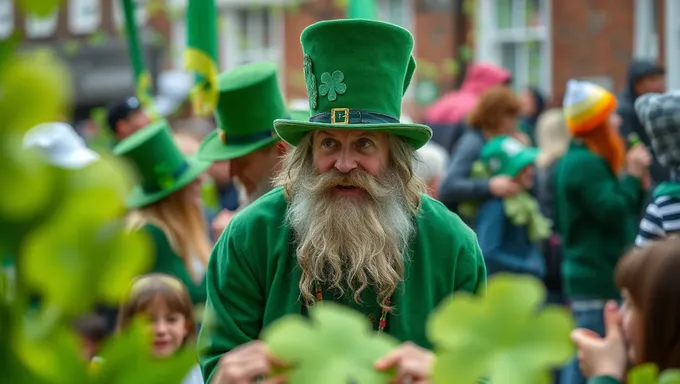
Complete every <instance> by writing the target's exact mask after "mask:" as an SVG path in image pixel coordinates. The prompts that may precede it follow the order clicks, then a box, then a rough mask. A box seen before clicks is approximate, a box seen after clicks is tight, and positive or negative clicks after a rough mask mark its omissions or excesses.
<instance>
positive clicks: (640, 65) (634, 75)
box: [617, 59, 670, 185]
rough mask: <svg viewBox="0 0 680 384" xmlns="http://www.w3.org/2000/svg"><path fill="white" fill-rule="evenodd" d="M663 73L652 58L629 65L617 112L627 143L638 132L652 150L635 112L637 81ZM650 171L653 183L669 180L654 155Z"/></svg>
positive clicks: (622, 134) (641, 139) (667, 173)
mask: <svg viewBox="0 0 680 384" xmlns="http://www.w3.org/2000/svg"><path fill="white" fill-rule="evenodd" d="M660 73H663V68H661V67H660V66H659V65H658V64H657V63H656V62H654V61H651V60H639V59H637V60H633V61H631V63H630V65H629V66H628V82H627V84H626V88H625V89H624V90H623V92H621V94H619V96H618V103H619V105H618V109H617V113H618V114H619V115H620V116H621V117H622V119H623V124H622V125H621V136H623V138H624V140H626V143H628V144H630V142H629V140H628V139H629V138H630V135H631V134H633V133H634V134H637V136H638V137H639V138H640V141H642V143H644V145H645V146H646V147H647V148H649V150H650V151H652V146H651V141H650V139H649V136H648V135H647V132H645V128H644V126H643V125H642V123H640V119H639V118H638V116H637V114H636V113H635V100H637V98H638V97H639V96H642V95H638V94H637V93H636V92H635V82H636V81H637V80H638V79H640V78H642V77H645V76H649V75H654V74H660ZM653 154H654V153H653V151H652V155H653ZM650 173H651V176H652V183H653V184H654V185H658V184H659V183H661V182H663V181H668V179H669V176H670V174H669V172H668V170H667V169H665V168H664V167H663V166H661V164H659V162H658V160H657V159H656V157H654V159H653V162H652V166H651V167H650Z"/></svg>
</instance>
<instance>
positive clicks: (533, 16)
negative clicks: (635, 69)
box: [0, 0, 680, 120]
mask: <svg viewBox="0 0 680 384" xmlns="http://www.w3.org/2000/svg"><path fill="white" fill-rule="evenodd" d="M151 1H152V0H144V1H142V0H140V1H139V3H140V5H139V6H138V9H139V11H138V13H139V14H138V16H139V20H138V21H139V24H140V26H142V27H143V31H145V33H144V34H143V36H144V41H145V51H146V53H147V63H148V65H149V67H150V69H151V71H152V73H158V71H160V70H162V69H164V68H173V67H174V68H178V67H181V66H182V49H183V48H184V44H185V41H186V40H185V34H186V24H185V22H184V16H183V12H182V10H183V9H185V6H186V2H187V0H162V1H164V4H165V7H164V12H154V13H152V14H149V15H147V12H146V11H145V9H144V6H143V4H144V3H145V2H146V3H147V4H148V3H149V2H151ZM342 1H346V0H216V3H217V4H218V12H219V25H220V31H219V34H220V39H219V51H220V52H219V56H220V57H219V59H220V60H219V61H220V63H219V64H220V68H221V70H226V69H230V68H233V67H235V66H238V65H240V64H243V63H246V62H250V61H258V60H269V61H274V62H276V63H278V64H279V66H280V68H281V76H280V77H281V82H282V86H283V89H284V90H285V93H286V96H287V98H288V99H289V100H291V101H293V100H296V99H299V100H305V99H306V92H305V87H304V80H303V76H302V50H301V47H300V42H299V37H300V33H301V32H302V30H303V29H304V28H305V27H306V26H308V25H310V24H312V23H314V22H316V21H319V20H324V19H333V18H340V17H343V16H344V11H343V5H342ZM376 1H377V4H378V10H379V18H380V19H381V20H384V21H389V22H392V23H394V24H398V25H401V26H403V27H405V28H407V29H408V30H410V31H411V32H412V33H413V35H414V37H415V41H416V42H415V56H416V58H417V60H418V65H419V66H418V70H417V72H416V77H415V78H414V80H413V82H412V86H411V88H410V90H409V92H408V94H407V95H406V102H405V112H406V113H408V114H410V115H411V116H412V117H414V118H415V119H416V120H417V119H418V118H419V116H420V111H422V108H420V107H422V106H423V105H425V104H427V103H428V102H430V101H431V100H432V99H433V98H434V97H436V96H437V94H441V93H443V92H445V91H447V90H449V89H452V88H453V87H455V85H456V84H457V80H458V79H457V77H456V75H457V74H459V73H461V72H462V71H463V68H464V63H465V61H466V60H467V59H470V58H472V57H473V56H474V59H475V60H485V61H492V62H495V63H497V64H500V65H503V66H504V67H506V68H508V69H510V70H511V71H512V72H513V74H514V79H515V86H516V87H518V88H522V87H525V86H527V85H535V86H538V87H539V88H541V89H542V90H543V91H544V92H546V93H547V94H549V95H552V96H553V100H555V101H557V102H558V103H559V101H560V100H561V99H562V94H563V92H564V85H565V83H566V81H567V80H568V79H569V78H573V77H576V78H587V79H591V80H594V81H597V82H600V83H601V84H603V85H605V86H606V87H608V88H610V89H613V90H620V89H621V88H622V87H623V86H624V83H625V79H626V66H627V63H628V61H629V60H630V58H631V57H633V56H645V57H652V58H656V59H658V60H659V61H660V62H662V63H664V64H665V65H666V67H667V68H668V86H669V87H670V88H679V89H680V43H679V42H680V22H678V21H679V20H680V1H678V0H376ZM13 3H14V2H13V0H0V39H2V38H4V37H6V36H8V35H9V33H11V32H12V31H13V30H14V29H20V30H22V31H24V32H25V45H26V46H34V45H45V44H47V45H50V46H53V47H57V48H58V50H59V51H60V52H62V54H63V55H64V57H66V58H67V60H68V61H69V63H70V64H71V67H72V69H73V72H74V73H76V74H77V76H76V81H75V83H76V84H75V86H76V94H77V97H78V103H79V105H82V107H83V108H85V109H87V107H89V106H91V105H92V104H100V105H101V104H105V103H106V102H108V101H110V100H111V99H113V98H117V97H121V95H124V94H127V93H130V92H132V90H133V88H132V74H131V71H130V70H129V61H128V59H127V50H126V46H125V42H124V40H123V38H122V35H121V34H120V32H119V31H120V26H121V22H122V19H121V13H120V1H119V0H67V1H65V2H64V5H63V6H62V7H61V9H60V10H58V11H57V12H55V14H54V15H52V16H51V17H50V18H48V19H45V20H32V19H27V18H26V17H24V16H22V15H21V14H20V12H19V11H18V10H17V9H16V7H14V6H13ZM670 21H674V22H670ZM97 42H98V43H97ZM74 45H77V46H79V47H80V48H79V49H78V50H76V51H77V52H75V53H74V49H73V46H74Z"/></svg>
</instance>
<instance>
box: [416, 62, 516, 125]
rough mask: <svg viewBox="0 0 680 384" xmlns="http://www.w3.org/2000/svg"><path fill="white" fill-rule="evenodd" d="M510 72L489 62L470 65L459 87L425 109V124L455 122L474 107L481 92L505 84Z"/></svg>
mask: <svg viewBox="0 0 680 384" xmlns="http://www.w3.org/2000/svg"><path fill="white" fill-rule="evenodd" d="M511 80H512V74H511V73H510V72H509V71H507V70H505V69H503V68H501V67H499V66H497V65H494V64H490V63H476V64H473V65H471V66H470V67H469V68H468V70H467V74H466V76H465V81H463V85H462V86H461V87H460V89H458V90H455V91H451V92H448V93H446V94H445V95H444V96H442V97H441V98H440V99H439V100H437V101H435V102H434V104H432V105H431V106H430V107H428V108H427V110H426V111H425V119H424V120H425V123H426V124H456V123H459V122H461V121H462V120H463V119H464V118H465V116H467V115H468V113H469V112H470V111H471V110H472V108H474V107H475V105H476V104H477V100H478V99H479V97H480V96H481V94H482V93H483V92H484V91H486V90H487V89H489V88H491V87H493V86H494V85H499V84H507V83H509V82H510V81H511Z"/></svg>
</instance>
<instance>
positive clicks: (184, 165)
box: [113, 120, 211, 209]
mask: <svg viewBox="0 0 680 384" xmlns="http://www.w3.org/2000/svg"><path fill="white" fill-rule="evenodd" d="M113 153H114V154H115V155H116V156H122V157H124V158H126V159H128V160H129V161H130V162H131V163H132V164H133V165H134V166H135V168H136V170H137V173H138V175H139V182H138V184H137V185H135V187H134V188H133V189H132V191H131V192H130V195H129V196H128V199H127V206H128V208H132V209H136V208H142V207H145V206H147V205H150V204H153V203H155V202H157V201H159V200H162V199H164V198H166V197H167V196H170V195H171V194H172V193H173V192H176V191H178V190H180V189H182V188H183V187H185V186H187V185H189V184H191V182H193V181H194V180H196V179H197V178H198V177H199V176H200V175H201V174H202V173H203V172H205V171H206V170H207V169H208V167H210V164H211V162H209V161H201V160H198V159H196V158H195V157H185V156H184V155H183V154H182V152H180V150H179V149H178V148H177V146H176V145H175V142H174V141H173V138H172V134H171V133H170V126H169V125H168V123H167V121H165V120H159V121H156V122H155V123H152V124H151V125H148V126H146V127H145V128H142V129H140V130H139V131H137V132H135V133H133V134H132V135H130V136H128V137H127V138H125V139H124V140H122V141H121V142H120V143H118V145H116V147H115V148H113Z"/></svg>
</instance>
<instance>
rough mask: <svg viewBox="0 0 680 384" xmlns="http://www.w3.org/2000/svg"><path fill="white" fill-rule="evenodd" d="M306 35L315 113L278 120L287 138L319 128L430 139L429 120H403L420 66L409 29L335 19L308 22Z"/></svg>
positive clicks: (307, 79) (307, 72) (416, 141)
mask: <svg viewBox="0 0 680 384" xmlns="http://www.w3.org/2000/svg"><path fill="white" fill-rule="evenodd" d="M300 40H301V42H302V50H303V52H304V68H303V69H304V75H305V82H306V84H307V94H308V96H309V106H310V109H311V117H310V118H309V121H304V122H300V121H294V120H276V121H274V127H275V129H276V132H277V133H278V134H279V136H281V138H282V139H283V140H285V141H286V142H288V143H289V144H291V145H297V143H298V142H299V141H300V139H301V138H302V137H303V136H304V135H305V134H306V133H307V132H310V131H312V130H317V129H351V130H362V131H373V132H387V133H392V134H395V135H399V136H401V137H403V138H404V139H406V140H407V141H408V142H409V143H411V144H412V145H413V146H414V147H415V148H416V149H417V148H420V147H422V146H423V145H424V144H425V143H426V142H427V141H428V140H429V139H430V137H431V136H432V131H431V130H430V128H429V127H427V126H426V125H421V124H402V123H400V122H399V118H400V116H401V103H402V98H403V95H404V93H405V92H406V90H407V89H408V86H409V84H410V83H411V77H412V76H413V72H414V71H415V68H416V63H415V60H414V59H413V56H412V55H411V52H412V50H413V36H411V33H410V32H409V31H407V30H406V29H404V28H401V27H399V26H396V25H393V24H389V23H383V22H379V21H372V20H362V19H343V20H329V21H321V22H318V23H316V24H313V25H311V26H309V27H307V28H306V29H305V30H304V31H302V36H301V38H300Z"/></svg>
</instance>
